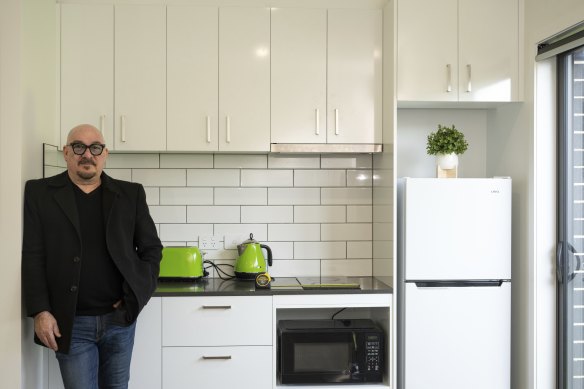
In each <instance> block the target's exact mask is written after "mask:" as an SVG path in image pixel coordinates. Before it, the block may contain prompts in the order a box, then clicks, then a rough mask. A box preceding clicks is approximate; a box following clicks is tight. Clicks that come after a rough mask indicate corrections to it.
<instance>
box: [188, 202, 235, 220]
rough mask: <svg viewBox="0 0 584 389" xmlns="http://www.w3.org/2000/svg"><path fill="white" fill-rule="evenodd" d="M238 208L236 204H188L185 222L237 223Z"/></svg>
mask: <svg viewBox="0 0 584 389" xmlns="http://www.w3.org/2000/svg"><path fill="white" fill-rule="evenodd" d="M239 208H240V207H239V206H236V205H214V206H208V205H207V206H189V207H187V223H239V222H240V221H241V216H240V214H239Z"/></svg>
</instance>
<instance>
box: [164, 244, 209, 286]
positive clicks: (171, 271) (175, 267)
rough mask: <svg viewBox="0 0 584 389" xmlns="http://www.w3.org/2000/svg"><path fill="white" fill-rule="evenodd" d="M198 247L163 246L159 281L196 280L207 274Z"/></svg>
mask: <svg viewBox="0 0 584 389" xmlns="http://www.w3.org/2000/svg"><path fill="white" fill-rule="evenodd" d="M207 275H208V273H207V272H206V271H205V269H204V268H203V256H202V255H201V252H200V251H199V248H198V247H195V246H193V247H164V248H163V249H162V261H161V262H160V275H159V278H160V280H161V281H165V280H167V281H173V280H174V281H188V280H193V281H194V280H198V279H201V278H202V277H205V276H207Z"/></svg>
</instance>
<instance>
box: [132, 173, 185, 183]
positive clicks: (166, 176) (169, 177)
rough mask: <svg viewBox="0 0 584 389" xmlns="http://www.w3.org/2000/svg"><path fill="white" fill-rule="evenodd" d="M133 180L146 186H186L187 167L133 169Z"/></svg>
mask: <svg viewBox="0 0 584 389" xmlns="http://www.w3.org/2000/svg"><path fill="white" fill-rule="evenodd" d="M132 181H134V182H139V183H140V184H142V185H144V186H185V185H186V183H187V172H186V170H185V169H133V170H132Z"/></svg>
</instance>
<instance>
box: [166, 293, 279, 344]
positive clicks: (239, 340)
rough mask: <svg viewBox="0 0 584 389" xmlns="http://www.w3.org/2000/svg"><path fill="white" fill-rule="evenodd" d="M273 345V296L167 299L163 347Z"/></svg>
mask: <svg viewBox="0 0 584 389" xmlns="http://www.w3.org/2000/svg"><path fill="white" fill-rule="evenodd" d="M271 344H272V297H271V296H259V297H249V296H226V297H223V296H218V297H216V296H212V297H164V298H163V300H162V345H163V346H239V345H242V346H246V345H248V346H249V345H253V346H262V345H266V346H267V345H271Z"/></svg>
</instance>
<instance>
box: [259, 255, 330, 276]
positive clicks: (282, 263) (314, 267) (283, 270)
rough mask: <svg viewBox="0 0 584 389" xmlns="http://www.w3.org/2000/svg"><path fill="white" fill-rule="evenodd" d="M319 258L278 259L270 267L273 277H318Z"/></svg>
mask: <svg viewBox="0 0 584 389" xmlns="http://www.w3.org/2000/svg"><path fill="white" fill-rule="evenodd" d="M320 262H321V261H320V260H318V259H313V260H308V259H293V260H286V259H279V260H275V261H274V266H272V267H270V275H271V276H273V277H320Z"/></svg>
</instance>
